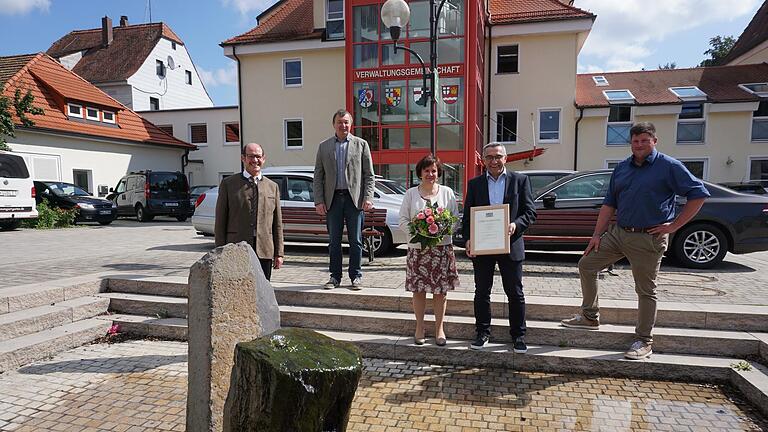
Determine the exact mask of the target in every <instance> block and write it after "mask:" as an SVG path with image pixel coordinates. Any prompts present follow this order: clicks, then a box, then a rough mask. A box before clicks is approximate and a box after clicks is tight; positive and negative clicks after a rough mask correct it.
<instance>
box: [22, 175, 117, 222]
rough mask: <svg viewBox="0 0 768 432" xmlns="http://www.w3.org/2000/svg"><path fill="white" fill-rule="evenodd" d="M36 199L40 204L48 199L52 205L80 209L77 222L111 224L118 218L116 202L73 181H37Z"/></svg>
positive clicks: (66, 208) (67, 208)
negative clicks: (91, 192)
mask: <svg viewBox="0 0 768 432" xmlns="http://www.w3.org/2000/svg"><path fill="white" fill-rule="evenodd" d="M35 191H36V192H37V195H36V197H35V200H36V201H37V203H38V204H40V202H42V201H43V200H47V201H48V202H49V203H50V205H51V206H53V207H58V208H62V209H65V210H70V209H73V208H76V209H77V210H78V212H77V217H76V218H75V222H98V223H100V224H101V225H109V224H111V223H112V221H113V220H115V219H117V206H116V205H115V203H114V202H112V201H110V200H106V199H103V198H96V197H93V196H91V194H90V193H88V191H86V190H84V189H82V188H80V187H78V186H76V185H73V184H72V183H65V182H55V181H35Z"/></svg>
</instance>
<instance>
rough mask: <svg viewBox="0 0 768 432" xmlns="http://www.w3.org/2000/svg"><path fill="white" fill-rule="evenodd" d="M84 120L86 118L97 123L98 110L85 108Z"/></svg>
mask: <svg viewBox="0 0 768 432" xmlns="http://www.w3.org/2000/svg"><path fill="white" fill-rule="evenodd" d="M85 118H87V119H88V120H95V121H99V110H98V109H96V108H91V107H88V108H86V109H85Z"/></svg>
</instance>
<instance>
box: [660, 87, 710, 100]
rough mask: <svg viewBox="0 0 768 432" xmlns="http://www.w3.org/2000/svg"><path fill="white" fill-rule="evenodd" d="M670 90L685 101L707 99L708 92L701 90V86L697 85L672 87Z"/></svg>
mask: <svg viewBox="0 0 768 432" xmlns="http://www.w3.org/2000/svg"><path fill="white" fill-rule="evenodd" d="M669 91H671V92H672V93H673V94H674V95H675V96H677V97H678V98H680V100H681V101H684V102H693V101H705V100H707V94H706V93H704V92H703V91H701V90H699V88H698V87H696V86H690V87H670V88H669Z"/></svg>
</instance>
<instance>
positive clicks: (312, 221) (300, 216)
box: [281, 207, 387, 262]
mask: <svg viewBox="0 0 768 432" xmlns="http://www.w3.org/2000/svg"><path fill="white" fill-rule="evenodd" d="M281 212H282V214H283V234H315V235H319V234H326V235H327V234H328V229H327V228H326V225H325V216H320V215H319V214H317V212H315V208H314V207H282V208H281ZM291 225H305V226H304V227H301V228H296V227H292V226H291ZM307 225H309V227H307ZM386 226H387V210H386V209H378V208H374V209H371V210H369V211H367V212H365V218H364V222H363V230H362V234H363V241H364V242H365V244H366V246H367V247H368V261H369V262H372V261H373V259H374V249H373V241H374V238H375V237H382V236H383V235H384V229H383V228H384V227H386ZM344 233H346V229H345V230H344Z"/></svg>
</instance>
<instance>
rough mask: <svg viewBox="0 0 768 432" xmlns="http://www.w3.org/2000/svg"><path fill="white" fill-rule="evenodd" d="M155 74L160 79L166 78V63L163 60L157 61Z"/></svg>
mask: <svg viewBox="0 0 768 432" xmlns="http://www.w3.org/2000/svg"><path fill="white" fill-rule="evenodd" d="M155 73H156V74H157V76H159V77H160V78H165V63H163V61H162V60H155Z"/></svg>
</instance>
